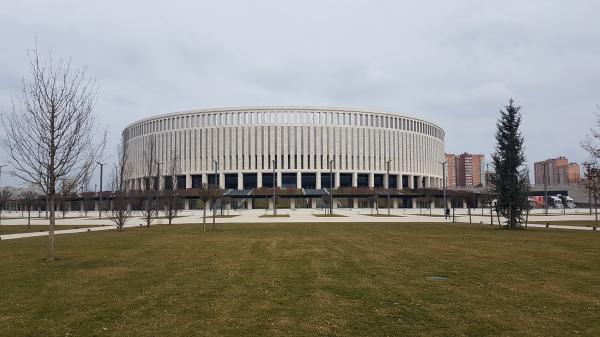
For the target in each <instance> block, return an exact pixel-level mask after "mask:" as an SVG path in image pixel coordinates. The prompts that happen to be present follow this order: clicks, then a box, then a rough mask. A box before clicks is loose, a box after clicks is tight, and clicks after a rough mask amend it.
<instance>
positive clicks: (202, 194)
mask: <svg viewBox="0 0 600 337" xmlns="http://www.w3.org/2000/svg"><path fill="white" fill-rule="evenodd" d="M196 193H197V195H198V198H199V199H200V200H201V201H202V208H203V213H202V230H203V231H204V232H206V206H207V203H208V201H209V200H210V190H209V189H208V185H206V184H202V187H200V188H199V189H197V192H196Z"/></svg>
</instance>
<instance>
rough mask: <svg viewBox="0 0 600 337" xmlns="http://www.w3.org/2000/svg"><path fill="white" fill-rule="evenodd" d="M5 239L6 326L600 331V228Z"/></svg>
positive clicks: (235, 229)
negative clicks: (50, 254) (50, 243)
mask: <svg viewBox="0 0 600 337" xmlns="http://www.w3.org/2000/svg"><path fill="white" fill-rule="evenodd" d="M56 240H57V242H56V251H57V254H58V257H59V259H58V260H57V261H54V262H45V261H44V260H43V259H42V257H43V256H44V249H45V247H46V239H45V238H31V239H19V240H8V241H0V256H2V258H1V259H0V284H2V296H0V335H3V336H13V337H16V336H61V337H62V336H361V337H362V336H398V335H406V336H418V335H421V336H430V335H439V336H452V335H461V336H464V335H469V336H481V335H487V336H566V335H578V336H598V335H600V320H599V319H598V312H600V287H599V286H598V285H599V284H600V244H599V240H600V236H598V234H597V233H592V232H584V231H568V230H562V231H546V230H544V229H531V228H530V229H529V230H526V231H514V232H510V231H504V230H498V229H496V228H495V227H491V226H479V225H462V224H424V223H420V224H408V223H404V224H401V223H395V224H394V223H367V224H354V223H345V224H344V223H340V224H334V223H298V224H243V225H242V224H235V225H233V224H229V225H227V224H218V225H217V231H214V232H207V233H202V225H196V224H195V225H171V226H169V225H160V226H153V227H151V228H150V229H146V228H143V229H139V228H138V229H127V230H125V231H124V232H122V233H119V232H116V231H109V232H98V233H93V234H89V233H86V234H81V235H80V234H73V235H63V236H58V237H57V239H56Z"/></svg>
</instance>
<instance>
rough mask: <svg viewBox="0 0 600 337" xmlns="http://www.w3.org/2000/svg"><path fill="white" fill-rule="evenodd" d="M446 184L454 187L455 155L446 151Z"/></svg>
mask: <svg viewBox="0 0 600 337" xmlns="http://www.w3.org/2000/svg"><path fill="white" fill-rule="evenodd" d="M446 162H447V164H446V186H447V187H449V188H454V187H456V155H453V154H449V153H446Z"/></svg>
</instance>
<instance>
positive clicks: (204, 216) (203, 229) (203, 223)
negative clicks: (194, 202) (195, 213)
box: [202, 202, 206, 233]
mask: <svg viewBox="0 0 600 337" xmlns="http://www.w3.org/2000/svg"><path fill="white" fill-rule="evenodd" d="M202 231H203V232H204V233H206V202H205V203H204V215H203V216H202Z"/></svg>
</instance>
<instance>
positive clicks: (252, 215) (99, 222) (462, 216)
mask: <svg viewBox="0 0 600 337" xmlns="http://www.w3.org/2000/svg"><path fill="white" fill-rule="evenodd" d="M578 211H580V213H572V214H567V215H562V213H560V212H559V210H554V211H553V212H551V213H550V215H549V216H545V215H544V214H543V213H541V212H539V211H534V212H533V213H531V214H530V216H529V221H544V222H546V221H548V222H550V224H551V225H550V228H552V229H568V230H586V231H591V230H592V227H585V226H567V225H552V221H572V220H594V216H593V215H589V214H585V213H584V212H583V210H578ZM483 212H484V215H483V216H482V215H481V209H476V210H472V217H471V221H472V223H473V224H482V225H488V226H489V225H490V216H489V210H485V209H484V210H483ZM570 212H572V211H571V210H570ZM277 213H278V215H288V216H287V217H264V216H265V215H267V214H272V211H269V212H268V213H267V212H266V211H265V210H241V211H233V210H232V211H224V215H225V216H227V215H229V216H232V217H223V218H217V219H216V223H219V224H223V223H289V222H294V223H297V222H342V223H349V222H354V223H357V222H373V223H376V222H398V223H401V222H410V223H431V222H439V223H448V224H452V220H451V219H448V220H447V219H444V216H443V210H442V209H433V210H432V212H431V215H430V214H429V210H426V209H422V210H419V209H392V210H391V211H390V214H391V215H392V216H390V217H387V216H373V215H376V212H375V211H373V212H372V211H371V210H369V209H335V210H334V213H335V214H337V215H342V216H340V217H319V216H318V215H324V214H325V213H324V212H323V211H322V210H317V209H296V210H290V209H282V210H278V212H277ZM379 214H380V215H387V209H380V211H379ZM8 215H9V216H8V217H3V218H2V226H14V225H18V226H23V225H26V224H27V218H21V217H20V214H15V213H13V214H12V215H13V216H14V217H10V215H11V214H10V213H9V214H8ZM36 215H37V214H36ZM210 215H212V212H207V219H206V222H207V223H208V224H210V223H212V218H211V217H210ZM455 216H456V222H457V223H469V216H468V214H467V210H466V209H457V210H456V212H455ZM166 223H167V220H166V219H157V220H155V221H154V222H153V225H156V224H166ZM173 223H174V224H189V223H199V224H201V223H202V211H200V210H194V211H181V212H180V213H179V215H178V217H177V218H175V219H174V221H173ZM31 224H32V225H44V226H47V225H48V220H46V219H43V218H35V219H34V218H32V220H31ZM143 224H144V221H143V219H141V218H139V217H135V218H131V219H130V220H129V222H128V224H127V225H126V226H125V227H126V228H131V227H139V226H140V225H143ZM494 224H495V225H497V218H496V217H495V214H494ZM65 225H69V226H80V227H81V228H78V229H62V230H61V229H60V227H61V226H65ZM529 227H532V228H545V227H546V226H545V225H542V224H529ZM115 229H116V226H115V225H114V224H113V223H112V222H111V221H110V220H109V219H106V218H105V215H104V216H103V218H102V219H99V218H98V214H97V213H95V212H94V213H92V212H89V213H88V217H87V218H85V217H83V214H80V213H79V212H71V213H69V214H67V217H66V218H64V219H63V218H57V219H56V230H55V234H57V235H61V234H72V233H86V232H98V231H106V230H115ZM598 232H600V231H598ZM47 235H48V232H47V231H43V232H29V233H18V234H5V235H0V240H11V239H19V238H29V237H39V236H47Z"/></svg>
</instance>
